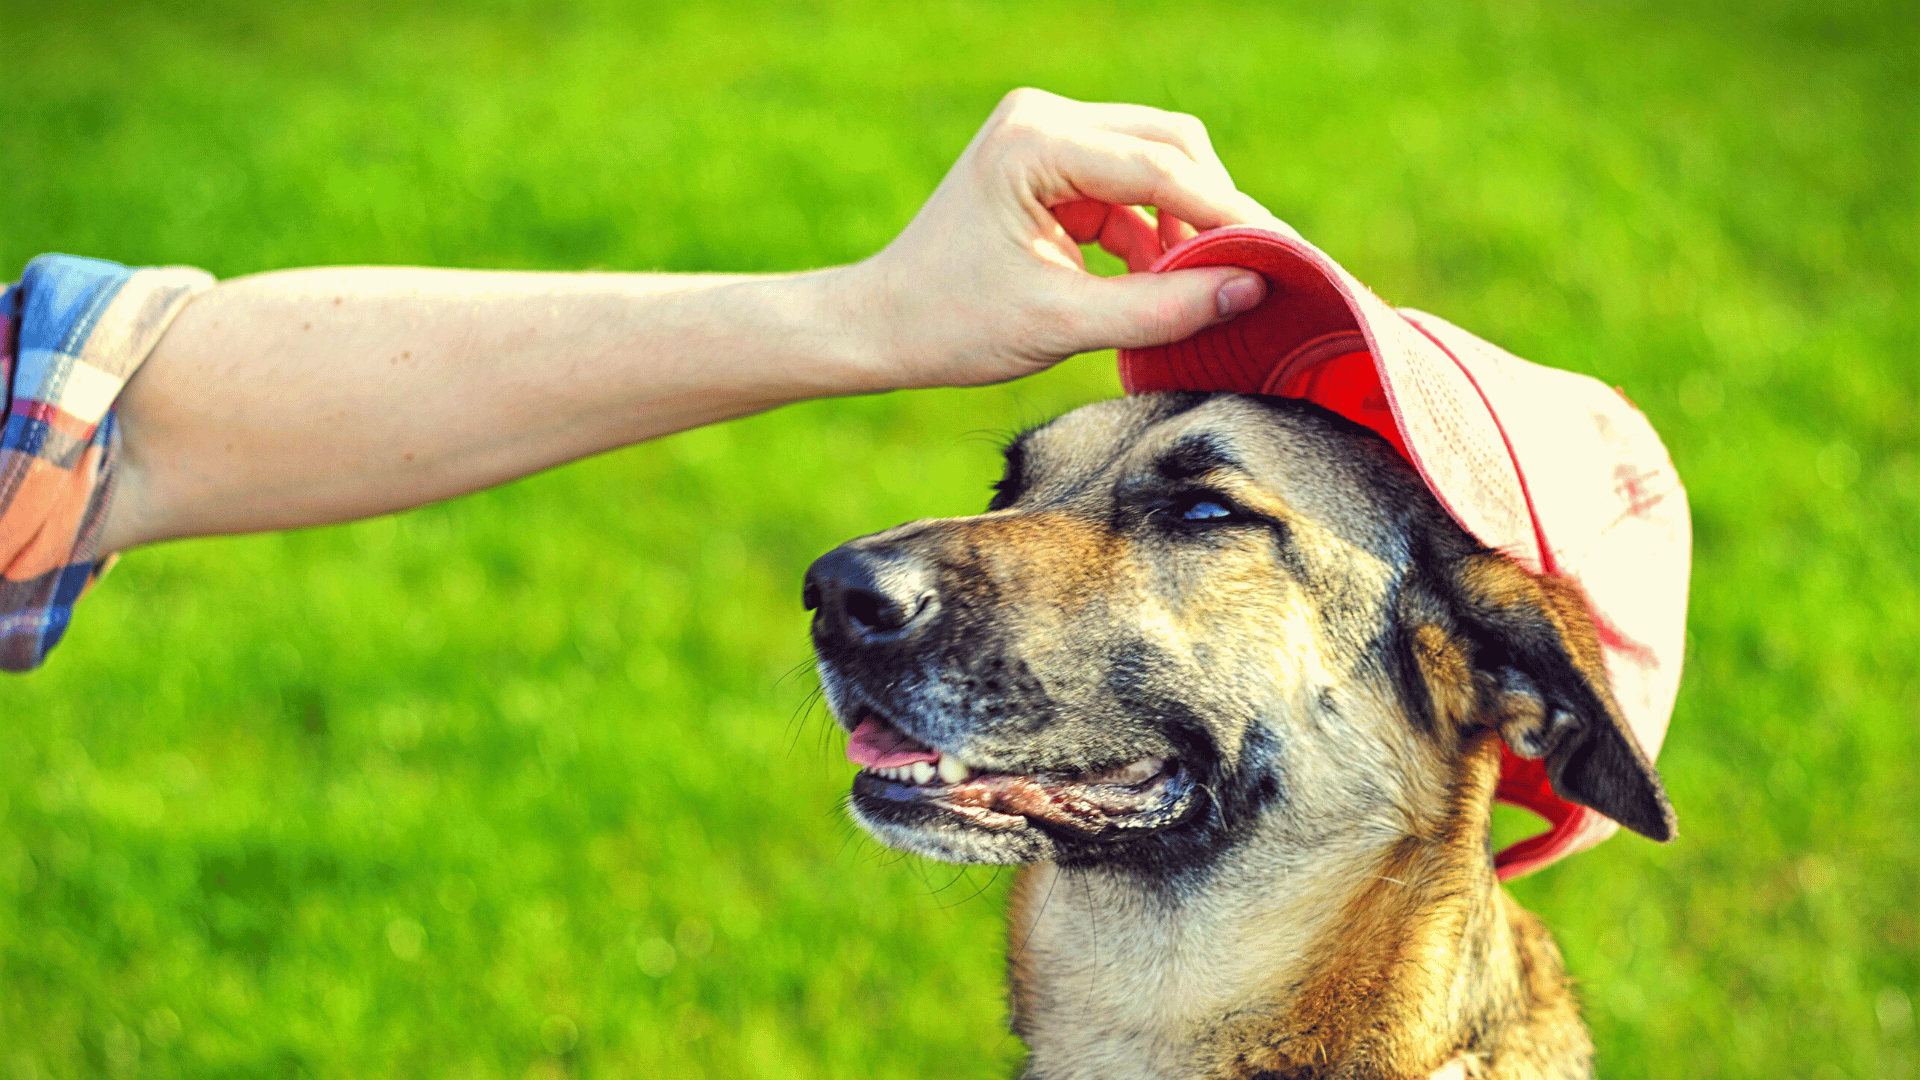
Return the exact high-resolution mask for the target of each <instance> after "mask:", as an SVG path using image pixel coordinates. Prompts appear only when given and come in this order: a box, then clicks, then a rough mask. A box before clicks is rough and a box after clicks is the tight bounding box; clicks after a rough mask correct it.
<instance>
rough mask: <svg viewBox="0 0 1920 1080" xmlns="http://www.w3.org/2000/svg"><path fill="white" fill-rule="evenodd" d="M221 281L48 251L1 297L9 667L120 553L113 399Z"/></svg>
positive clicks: (0, 558) (1, 521)
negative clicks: (104, 552)
mask: <svg viewBox="0 0 1920 1080" xmlns="http://www.w3.org/2000/svg"><path fill="white" fill-rule="evenodd" d="M212 284H213V279H212V278H211V277H209V276H208V275H207V274H206V273H204V272H202V271H199V270H192V269H187V268H183V267H172V268H164V269H148V270H131V269H128V268H127V267H124V266H121V265H120V264H119V263H111V262H104V261H102V260H99V259H82V258H77V257H75V256H71V255H42V256H40V257H39V258H37V259H34V260H33V261H32V262H30V263H28V264H27V267H26V270H25V271H24V273H23V274H22V275H21V278H20V280H19V281H17V282H14V283H13V284H12V285H9V286H8V287H7V290H6V292H5V293H4V294H0V387H5V390H6V423H5V427H4V429H0V669H4V670H7V671H27V670H29V669H31V668H34V667H37V666H39V664H40V662H41V661H42V660H44V659H46V655H47V651H48V650H49V649H52V648H53V647H54V645H56V644H58V643H59V641H60V638H61V636H62V635H64V634H65V633H66V630H67V624H68V622H69V621H70V620H71V619H72V616H73V605H74V602H75V601H77V600H79V599H80V594H81V593H82V592H84V591H85V590H86V588H87V586H88V585H91V584H92V583H93V582H94V580H95V579H97V578H98V577H99V576H100V575H101V574H102V573H104V572H105V571H106V569H107V567H108V565H109V564H110V563H111V562H112V556H111V555H108V556H106V557H104V558H96V555H97V553H98V550H99V540H100V529H101V525H102V524H103V523H104V522H105V520H106V514H107V508H108V506H109V505H110V503H111V500H112V497H113V461H114V450H115V445H116V440H115V428H114V415H113V403H114V401H115V399H117V398H118V397H119V395H120V389H121V387H123V386H125V385H126V382H127V379H128V378H130V377H131V376H132V375H133V373H134V371H135V370H137V369H138V368H139V366H140V364H141V362H142V361H144V360H145V359H146V358H147V354H148V353H149V352H151V351H152V350H153V346H154V343H155V342H157V341H158V340H159V339H160V334H161V333H162V332H163V331H165V330H166V328H167V324H168V323H170V322H171V321H172V320H173V317H174V316H175V315H176V314H178V313H179V311H180V309H181V308H182V307H183V306H185V304H186V302H187V301H188V300H189V299H191V298H192V297H193V295H194V294H195V293H197V292H199V291H201V290H202V289H205V288H207V287H208V286H210V285H212Z"/></svg>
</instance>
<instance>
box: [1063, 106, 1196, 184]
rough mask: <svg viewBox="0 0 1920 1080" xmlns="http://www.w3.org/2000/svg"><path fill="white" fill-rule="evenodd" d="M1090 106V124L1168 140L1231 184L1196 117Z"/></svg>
mask: <svg viewBox="0 0 1920 1080" xmlns="http://www.w3.org/2000/svg"><path fill="white" fill-rule="evenodd" d="M1088 109H1089V112H1088V115H1087V124H1088V126H1089V127H1094V128H1099V129H1100V130H1102V131H1111V132H1113V133H1114V134H1117V135H1131V136H1133V137H1134V138H1136V139H1147V140H1150V141H1152V142H1157V143H1165V144H1166V145H1168V146H1171V147H1173V148H1175V149H1176V150H1179V151H1180V152H1181V153H1184V154H1186V155H1187V156H1188V157H1190V158H1192V159H1193V160H1194V161H1195V162H1197V163H1199V164H1201V165H1203V166H1208V167H1211V168H1213V169H1215V170H1218V172H1219V173H1220V175H1221V177H1223V178H1226V179H1227V182H1228V183H1232V179H1231V177H1230V176H1229V174H1228V173H1227V165H1226V163H1225V162H1223V161H1221V160H1220V155H1219V153H1218V152H1216V151H1215V150H1214V148H1213V140H1212V139H1211V138H1209V137H1208V135H1207V126H1206V125H1205V124H1203V123H1201V122H1200V120H1199V119H1198V118H1197V117H1193V116H1188V115H1187V114H1186V113H1177V112H1168V111H1167V110H1165V109H1156V108H1153V107H1151V106H1148V105H1090V106H1088Z"/></svg>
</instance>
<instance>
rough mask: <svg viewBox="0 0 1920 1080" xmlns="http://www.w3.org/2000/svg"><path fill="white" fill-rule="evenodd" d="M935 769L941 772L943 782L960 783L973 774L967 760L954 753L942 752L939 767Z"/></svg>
mask: <svg viewBox="0 0 1920 1080" xmlns="http://www.w3.org/2000/svg"><path fill="white" fill-rule="evenodd" d="M935 771H936V772H938V773H939V774H940V782H941V783H943V784H958V783H960V782H961V781H963V780H965V779H966V778H967V777H969V776H971V775H972V774H973V770H972V769H969V768H967V765H966V762H963V761H961V760H960V759H959V758H957V757H954V756H953V755H952V754H941V755H940V765H939V768H937V769H936V770H935Z"/></svg>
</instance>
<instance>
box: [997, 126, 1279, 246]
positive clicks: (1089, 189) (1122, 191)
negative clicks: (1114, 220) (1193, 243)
mask: <svg viewBox="0 0 1920 1080" xmlns="http://www.w3.org/2000/svg"><path fill="white" fill-rule="evenodd" d="M1037 154H1038V157H1039V160H1038V161H1036V162H1035V164H1036V165H1038V166H1039V167H1040V168H1041V169H1043V170H1045V171H1046V172H1049V173H1051V174H1052V175H1053V179H1054V183H1053V184H1051V185H1046V186H1050V187H1056V188H1057V190H1053V191H1048V190H1045V189H1044V188H1043V190H1042V191H1040V192H1037V193H1036V194H1038V195H1040V196H1041V199H1042V201H1043V202H1044V203H1049V204H1052V203H1063V202H1069V201H1071V200H1073V199H1075V198H1091V199H1097V200H1099V201H1101V202H1106V203H1113V204H1115V205H1120V206H1137V205H1145V206H1152V207H1156V208H1158V209H1159V210H1160V211H1162V212H1163V213H1167V212H1170V213H1172V214H1173V215H1174V216H1175V217H1177V218H1179V219H1181V220H1182V221H1185V222H1187V223H1189V224H1191V225H1193V226H1195V227H1196V228H1200V229H1214V228H1219V227H1221V226H1223V225H1252V224H1265V223H1266V222H1268V221H1273V220H1277V219H1275V218H1274V217H1273V215H1272V214H1271V213H1268V212H1267V210H1266V208H1265V207H1263V206H1261V205H1260V204H1259V203H1257V202H1255V201H1253V200H1252V199H1250V198H1248V197H1247V196H1245V195H1243V194H1241V193H1240V192H1239V191H1236V190H1235V189H1234V187H1233V185H1232V184H1231V183H1230V182H1228V181H1227V180H1226V179H1225V177H1224V175H1223V174H1221V173H1219V172H1217V171H1216V170H1214V169H1212V168H1209V167H1207V166H1203V165H1201V164H1200V163H1199V162H1197V161H1194V160H1193V159H1192V158H1190V157H1188V156H1187V155H1186V154H1185V153H1184V152H1182V151H1180V150H1177V149H1174V148H1173V147H1171V146H1168V145H1166V144H1164V143H1157V142H1153V141H1152V140H1147V139H1137V138H1134V137H1132V136H1128V135H1118V134H1115V133H1113V132H1108V131H1083V132H1080V133H1078V134H1077V135H1075V136H1074V137H1072V138H1059V139H1051V140H1048V141H1047V143H1046V144H1045V145H1044V146H1042V147H1039V148H1037Z"/></svg>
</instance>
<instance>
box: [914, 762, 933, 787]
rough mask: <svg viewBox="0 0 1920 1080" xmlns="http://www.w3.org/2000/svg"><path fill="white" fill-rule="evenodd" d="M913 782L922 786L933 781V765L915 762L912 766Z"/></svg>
mask: <svg viewBox="0 0 1920 1080" xmlns="http://www.w3.org/2000/svg"><path fill="white" fill-rule="evenodd" d="M912 770H913V782H914V783H916V784H924V783H926V782H927V781H929V780H931V779H933V765H932V763H930V762H925V761H916V762H914V763H913V765H912Z"/></svg>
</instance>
